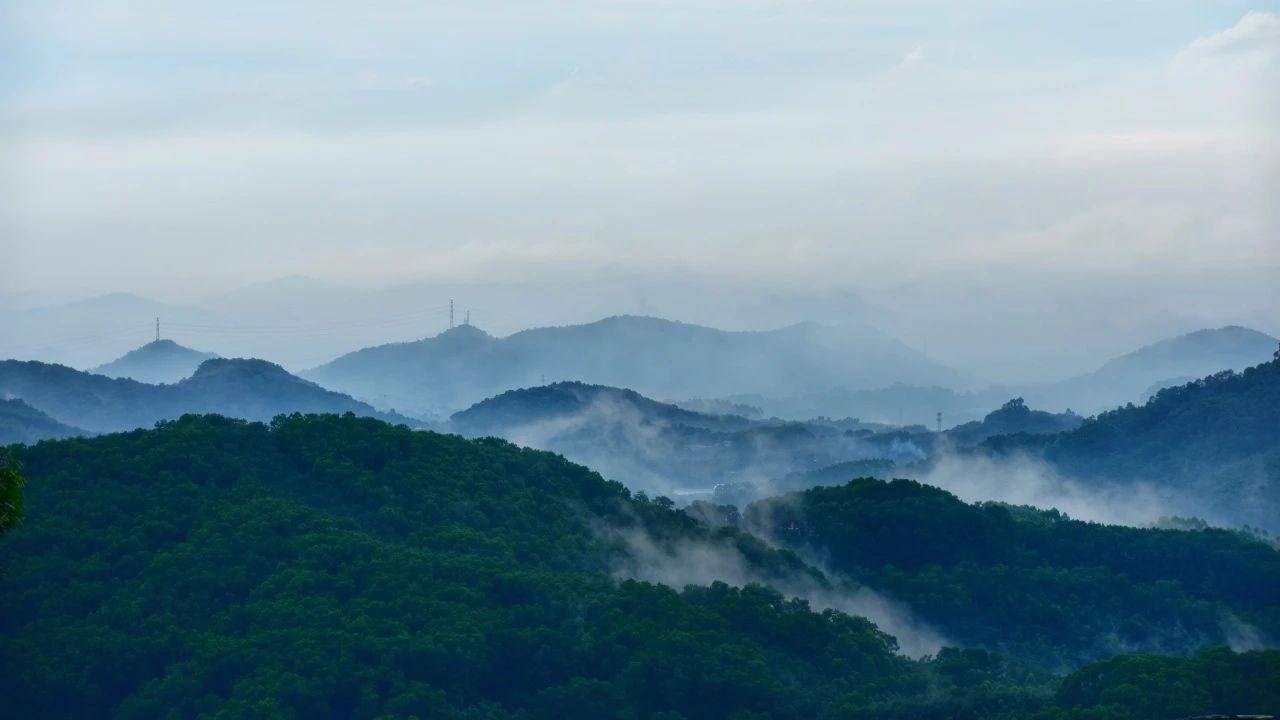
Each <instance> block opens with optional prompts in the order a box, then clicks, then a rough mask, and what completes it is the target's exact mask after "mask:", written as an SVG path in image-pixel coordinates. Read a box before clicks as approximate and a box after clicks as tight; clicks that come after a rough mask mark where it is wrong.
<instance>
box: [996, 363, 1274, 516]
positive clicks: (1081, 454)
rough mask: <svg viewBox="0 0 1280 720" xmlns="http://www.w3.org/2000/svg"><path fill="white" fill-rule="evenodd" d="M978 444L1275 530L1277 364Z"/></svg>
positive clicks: (1182, 507)
mask: <svg viewBox="0 0 1280 720" xmlns="http://www.w3.org/2000/svg"><path fill="white" fill-rule="evenodd" d="M986 448H987V450H989V451H991V452H996V453H1009V452H1030V453H1038V454H1041V455H1043V457H1044V458H1045V459H1047V460H1048V461H1049V462H1050V463H1052V464H1053V465H1054V467H1055V468H1057V469H1058V470H1059V471H1060V472H1062V473H1064V474H1066V475H1068V476H1070V477H1072V478H1075V479H1078V480H1082V481H1086V482H1087V481H1092V482H1107V483H1116V484H1136V483H1143V484H1144V485H1147V486H1150V487H1153V488H1156V489H1157V490H1159V491H1160V492H1162V493H1163V494H1164V495H1165V498H1166V502H1167V503H1168V504H1169V505H1170V506H1171V507H1174V508H1177V510H1178V512H1179V513H1180V514H1188V515H1195V516H1198V517H1204V518H1206V519H1209V520H1211V521H1215V522H1220V523H1226V524H1233V525H1241V524H1248V525H1253V526H1258V527H1263V528H1266V529H1267V530H1269V531H1271V532H1277V531H1280V524H1277V523H1278V521H1277V518H1280V361H1272V362H1269V363H1264V364H1262V365H1258V366H1256V367H1252V368H1248V369H1246V370H1244V371H1243V372H1222V373H1218V374H1216V375H1210V376H1209V377H1206V378H1203V379H1201V380H1197V381H1195V382H1192V383H1188V384H1186V385H1181V386H1178V387H1172V388H1166V389H1164V390H1161V391H1160V392H1158V393H1157V394H1156V395H1155V396H1154V397H1153V398H1151V399H1150V400H1149V401H1148V402H1147V403H1146V404H1145V405H1140V406H1134V405H1130V406H1126V407H1123V408H1119V409H1116V410H1113V411H1111V412H1106V413H1102V414H1100V415H1098V416H1097V417H1094V418H1090V419H1089V420H1087V421H1086V422H1085V423H1084V424H1083V425H1081V426H1080V427H1079V428H1077V429H1076V430H1073V431H1070V432H1066V433H1062V434H1059V435H1055V436H1052V437H1050V438H1030V437H1026V436H1012V437H997V438H992V439H991V440H989V441H988V442H987V444H986Z"/></svg>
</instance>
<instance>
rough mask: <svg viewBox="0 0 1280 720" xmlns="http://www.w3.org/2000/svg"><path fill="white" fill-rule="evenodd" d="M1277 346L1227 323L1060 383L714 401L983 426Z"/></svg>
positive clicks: (1086, 411)
mask: <svg viewBox="0 0 1280 720" xmlns="http://www.w3.org/2000/svg"><path fill="white" fill-rule="evenodd" d="M1277 342H1278V341H1277V339H1276V338H1273V337H1272V336H1270V335H1268V334H1266V333H1263V332H1258V331H1257V330H1251V329H1249V328H1244V327H1240V326H1237V325H1229V326H1227V327H1222V328H1216V329H1204V330H1197V331H1195V332H1191V333H1187V334H1185V335H1179V336H1176V337H1171V338H1167V339H1165V340H1161V341H1159V342H1156V343H1152V344H1150V345H1146V346H1143V347H1141V348H1138V349H1137V350H1134V351H1133V352H1130V353H1126V354H1124V355H1121V356H1118V357H1115V358H1112V359H1111V360H1108V361H1107V362H1105V363H1103V364H1102V365H1100V366H1099V367H1098V369H1096V370H1094V371H1092V372H1089V373H1086V374H1083V375H1078V376H1076V377H1072V378H1066V379H1064V380H1059V381H1055V382H1040V383H1018V384H1008V385H1006V384H994V385H991V386H989V387H987V388H984V389H980V390H979V389H971V390H967V391H964V390H958V389H957V388H955V387H944V386H941V385H938V384H933V385H931V386H926V385H922V384H919V383H911V382H906V381H894V382H893V383H886V384H885V385H884V386H882V387H878V388H874V389H852V388H850V387H847V386H842V385H833V386H832V387H829V388H824V389H822V390H820V391H817V392H808V393H798V394H793V395H790V396H788V395H786V394H783V393H780V392H775V391H772V390H771V391H769V392H763V393H747V394H730V395H725V396H721V397H719V398H714V399H713V401H715V402H722V403H725V404H732V403H741V404H745V405H750V406H752V407H755V408H759V409H760V410H761V411H762V412H763V413H764V414H765V415H776V416H778V417H785V418H791V419H802V418H810V417H817V416H829V417H845V416H851V417H855V418H859V419H861V420H864V421H871V422H886V423H899V424H911V423H919V424H924V425H927V426H929V427H932V426H933V418H934V416H935V413H937V412H941V413H943V420H944V422H946V423H948V424H955V423H962V422H968V421H973V420H980V419H982V418H983V417H984V416H985V415H986V414H987V413H989V412H991V411H993V410H996V409H998V408H999V407H1000V404H1001V403H1003V402H1004V401H1005V400H1007V399H1009V398H1010V397H1015V396H1021V397H1023V398H1025V399H1026V402H1027V403H1028V404H1030V405H1031V406H1033V407H1036V408H1039V409H1041V410H1048V411H1053V412H1063V411H1066V410H1072V411H1074V412H1076V413H1078V414H1080V415H1092V414H1095V413H1098V412H1104V411H1106V410H1111V409H1112V408H1116V407H1119V406H1121V405H1125V404H1127V403H1140V402H1145V401H1146V399H1147V398H1148V397H1150V396H1151V395H1154V394H1155V392H1156V391H1157V390H1159V389H1161V388H1164V387H1170V386H1172V385H1181V384H1184V383H1186V382H1188V381H1190V380H1193V379H1195V378H1200V377H1205V376H1207V375H1212V374H1213V373H1216V372H1219V371H1222V370H1243V369H1245V368H1247V367H1250V366H1253V365H1257V364H1258V363H1262V362H1266V361H1267V360H1269V359H1271V352H1272V351H1273V350H1275V348H1276V344H1277ZM701 402H704V403H705V402H709V401H708V400H703V401H701Z"/></svg>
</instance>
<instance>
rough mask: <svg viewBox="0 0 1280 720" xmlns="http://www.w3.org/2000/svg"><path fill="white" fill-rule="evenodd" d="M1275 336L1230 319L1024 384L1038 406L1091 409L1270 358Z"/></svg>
mask: <svg viewBox="0 0 1280 720" xmlns="http://www.w3.org/2000/svg"><path fill="white" fill-rule="evenodd" d="M1277 342H1278V341H1277V339H1276V338H1274V337H1271V336H1270V335H1267V334H1266V333H1262V332H1258V331H1257V330H1250V329H1249V328H1244V327H1239V326H1236V325H1230V326H1227V327H1222V328H1214V329H1206V330H1197V331H1195V332H1191V333H1187V334H1186V335H1179V336H1177V337H1173V338H1168V339H1166V340H1161V341H1160V342H1157V343H1153V344H1151V345H1147V346H1145V347H1141V348H1138V349H1137V350H1135V351H1133V352H1131V353H1127V354H1125V355H1121V356H1120V357H1117V358H1113V359H1112V360H1109V361H1107V362H1106V363H1104V364H1103V365H1102V366H1101V367H1099V368H1098V369H1097V370H1095V371H1093V372H1091V373H1089V374H1087V375H1082V376H1080V377H1077V378H1072V379H1069V380H1064V381H1062V382H1060V383H1056V384H1055V385H1053V386H1051V387H1047V388H1035V389H1028V390H1027V397H1028V399H1030V400H1031V401H1032V402H1034V404H1036V405H1037V406H1041V405H1044V406H1049V407H1054V408H1059V407H1073V408H1075V409H1077V410H1080V411H1082V412H1094V411H1097V410H1105V409H1110V408H1114V407H1116V406H1118V405H1124V404H1126V403H1131V402H1137V401H1139V400H1141V399H1142V397H1143V395H1144V394H1145V393H1147V392H1149V391H1150V390H1151V389H1152V387H1153V386H1156V387H1159V386H1161V385H1164V384H1166V383H1168V382H1170V381H1172V380H1175V379H1177V378H1198V377H1205V376H1207V375H1212V374H1214V373H1218V372H1222V371H1223V370H1243V369H1245V368H1247V367H1252V366H1254V365H1257V364H1258V363H1262V362H1266V361H1267V360H1269V359H1271V353H1272V352H1274V351H1275V349H1276V344H1277Z"/></svg>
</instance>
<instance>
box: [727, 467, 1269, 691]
mask: <svg viewBox="0 0 1280 720" xmlns="http://www.w3.org/2000/svg"><path fill="white" fill-rule="evenodd" d="M742 525H743V526H744V527H749V528H754V529H756V530H757V531H758V532H761V533H762V534H766V535H767V536H769V537H771V538H772V539H773V540H774V541H775V542H777V543H778V544H779V545H781V546H783V547H787V548H791V549H793V550H796V551H797V552H799V553H800V554H801V555H802V556H803V557H807V558H810V559H812V560H814V561H815V562H822V563H824V564H825V565H826V566H827V567H830V568H832V569H833V570H835V571H838V572H841V573H845V574H847V575H849V576H851V577H853V578H855V579H857V580H858V581H859V582H862V583H865V584H867V585H870V586H872V587H874V588H877V589H879V590H881V591H883V592H885V593H887V594H889V595H890V596H892V597H894V598H896V599H898V600H900V601H903V602H905V603H906V604H907V605H908V606H910V607H911V609H912V610H913V611H914V612H915V613H916V614H917V615H919V616H920V617H921V618H923V619H924V620H927V621H929V622H931V623H933V624H935V625H936V626H937V627H939V628H940V629H941V630H942V631H943V632H945V633H947V634H948V635H949V636H950V637H952V638H954V639H955V640H957V641H959V642H961V643H964V644H976V645H981V646H984V647H988V648H992V649H998V650H1002V651H1005V652H1009V653H1012V654H1015V655H1018V656H1021V657H1025V658H1027V659H1030V660H1034V661H1037V662H1040V663H1043V664H1045V665H1046V666H1048V667H1061V666H1064V665H1065V666H1074V665H1078V664H1079V663H1082V662H1088V661H1091V660H1097V659H1100V658H1104V657H1108V656H1110V655H1113V654H1115V653H1116V652H1117V651H1118V650H1119V649H1120V648H1126V649H1133V650H1139V649H1141V650H1147V651H1160V652H1185V651H1187V650H1191V649H1195V648H1197V647H1202V646H1206V645H1211V644H1219V643H1226V642H1232V641H1237V642H1244V643H1245V644H1250V642H1249V641H1248V640H1245V638H1252V641H1251V642H1252V643H1260V642H1267V641H1268V639H1272V640H1271V641H1274V638H1277V637H1280V552H1277V550H1276V549H1275V548H1273V547H1272V546H1270V545H1268V544H1265V543H1262V542H1259V541H1257V540H1255V539H1253V538H1252V537H1249V536H1246V535H1243V534H1241V533H1237V532H1231V531H1226V530H1216V529H1206V530H1203V531H1198V532H1185V531H1177V530H1156V529H1138V528H1131V527H1121V526H1109V525H1099V524H1095V523H1085V522H1079V521H1075V520H1070V519H1067V518H1065V517H1063V516H1062V515H1061V514H1059V513H1057V512H1056V511H1041V510H1035V509H1032V508H1019V507H1009V506H1005V505H1000V504H995V503H980V504H967V503H964V502H962V501H960V500H959V499H957V498H956V497H955V496H954V495H951V494H950V493H948V492H946V491H944V490H940V489H938V488H934V487H930V486H927V485H922V484H920V483H917V482H913V481H909V480H894V481H892V482H885V481H882V480H875V479H871V478H863V479H860V480H854V481H851V482H849V483H847V484H845V485H843V486H839V487H816V488H812V489H810V490H806V491H804V492H800V493H795V494H792V495H787V496H783V497H779V498H774V499H770V500H764V501H761V502H758V503H755V504H753V505H751V506H749V507H747V508H746V510H745V511H744V513H743V522H742Z"/></svg>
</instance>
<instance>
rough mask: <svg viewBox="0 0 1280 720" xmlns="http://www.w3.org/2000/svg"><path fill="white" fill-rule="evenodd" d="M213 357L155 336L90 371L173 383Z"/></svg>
mask: <svg viewBox="0 0 1280 720" xmlns="http://www.w3.org/2000/svg"><path fill="white" fill-rule="evenodd" d="M215 357H217V355H214V354H213V353H207V352H201V351H199V350H192V349H191V348H189V347H183V346H182V345H179V344H178V343H176V342H174V341H172V340H155V341H152V342H149V343H147V344H146V345H143V346H142V347H140V348H137V349H135V350H130V351H129V352H127V353H125V354H124V355H122V356H120V357H118V358H116V359H115V360H112V361H111V362H109V363H107V364H105V365H99V366H98V367H96V368H93V369H92V370H90V371H89V372H92V373H94V374H97V375H106V376H107V377H114V378H129V379H130V380H137V381H138V382H144V383H151V384H159V383H174V382H178V381H179V380H181V379H183V378H188V377H191V375H192V374H193V373H194V372H195V371H196V368H198V367H200V363H202V362H204V361H205V360H210V359H213V358H215Z"/></svg>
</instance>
